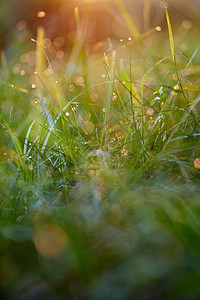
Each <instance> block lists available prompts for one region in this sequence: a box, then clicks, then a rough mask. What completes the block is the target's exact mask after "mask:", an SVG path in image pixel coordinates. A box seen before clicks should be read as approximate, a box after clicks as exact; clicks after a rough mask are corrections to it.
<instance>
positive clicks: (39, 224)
mask: <svg viewBox="0 0 200 300" xmlns="http://www.w3.org/2000/svg"><path fill="white" fill-rule="evenodd" d="M117 5H118V6H119V9H120V10H121V11H122V12H123V13H124V12H125V9H126V8H125V7H124V6H123V4H122V2H121V1H117ZM149 5H150V4H149V1H146V6H145V12H144V15H145V24H146V25H145V26H146V27H148V22H149V21H148V10H149ZM75 16H76V20H77V24H76V25H77V36H76V40H75V42H74V45H73V49H72V52H71V58H72V57H73V60H70V61H68V62H67V63H66V64H65V63H64V62H63V64H62V63H61V62H60V63H59V64H58V63H57V60H56V59H55V57H54V55H51V52H50V51H49V49H48V48H46V46H45V47H44V45H43V44H42V39H43V37H42V36H43V34H44V33H43V31H42V29H39V31H38V39H37V41H35V43H32V44H31V46H30V47H31V49H33V48H34V47H35V46H36V51H37V61H36V71H37V72H36V74H34V71H35V69H34V68H35V66H30V65H29V66H27V65H25V64H24V65H22V63H20V67H19V65H18V64H19V62H18V61H19V58H17V59H16V62H15V63H14V64H13V63H9V62H8V61H6V56H5V55H4V54H3V55H2V64H1V65H2V71H1V72H2V80H1V87H0V90H1V99H2V104H1V107H2V112H1V117H0V121H1V157H2V162H1V170H0V172H1V173H0V174H1V183H0V185H1V194H0V201H1V202H0V203H1V204H0V214H1V218H0V233H1V239H0V251H1V256H2V260H1V264H0V278H1V280H0V291H1V294H2V297H3V299H4V298H5V299H44V298H46V299H133V298H134V299H198V298H199V294H200V288H199V279H200V275H199V267H200V233H199V232H200V231H199V229H200V221H199V211H200V206H199V192H200V191H199V169H200V165H199V160H198V157H199V136H200V130H199V100H200V97H199V86H198V85H199V83H198V82H199V81H198V75H199V69H198V54H199V53H198V50H199V44H198V41H197V43H196V45H195V46H194V47H193V49H191V48H192V47H191V48H189V49H188V52H187V53H182V52H176V50H175V49H176V48H175V46H174V44H175V42H176V41H177V44H178V43H179V44H182V43H183V41H185V43H186V44H188V45H189V44H190V38H192V39H193V38H194V36H191V35H190V34H188V33H187V32H186V31H184V32H183V31H182V32H181V33H180V31H178V29H177V32H178V33H177V35H176V36H174V35H173V33H172V26H171V21H170V17H169V14H168V11H167V10H166V19H167V24H168V34H169V41H168V40H167V39H166V32H164V33H162V32H161V33H157V32H156V31H155V30H150V31H148V32H147V33H145V34H143V35H142V34H139V32H138V31H137V28H136V27H135V24H133V23H132V20H131V19H130V18H128V19H127V20H126V23H127V24H128V26H129V29H130V33H131V32H132V33H134V34H135V33H136V32H137V34H136V38H135V39H133V38H132V36H131V39H129V40H128V41H127V42H126V41H122V42H117V46H116V45H115V42H114V41H109V43H110V45H109V46H110V51H109V52H108V53H105V54H104V55H102V53H101V52H98V51H97V52H96V54H93V55H91V56H89V57H87V51H86V49H85V47H84V43H83V41H82V40H81V32H79V30H80V29H79V26H80V16H79V10H78V9H75ZM175 32H176V31H175ZM158 35H159V36H158ZM152 41H157V43H155V42H152ZM158 44H159V45H163V47H160V48H163V49H167V51H166V53H164V54H163V56H162V55H161V53H160V52H161V49H160V48H159V47H158ZM18 47H19V46H18ZM16 48H17V45H16ZM170 51H171V52H170ZM28 53H29V52H28ZM29 55H30V53H29ZM20 56H21V54H20ZM22 67H23V70H25V69H26V70H25V72H26V77H23V73H21V75H20V74H19V72H20V71H21V68H22ZM17 68H18V69H19V70H18V69H17ZM12 70H14V73H13V72H12ZM74 70H75V71H74Z"/></svg>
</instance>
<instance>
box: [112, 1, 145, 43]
mask: <svg viewBox="0 0 200 300" xmlns="http://www.w3.org/2000/svg"><path fill="white" fill-rule="evenodd" d="M115 2H116V4H117V6H118V8H119V10H120V12H121V13H122V16H124V15H125V16H126V17H124V20H125V22H126V24H127V25H128V28H129V30H130V33H131V35H132V36H133V37H137V36H139V35H140V33H139V31H138V29H137V27H136V25H135V24H134V22H133V20H132V19H131V17H130V15H129V13H128V12H127V9H126V7H125V6H124V4H123V3H122V1H121V0H115Z"/></svg>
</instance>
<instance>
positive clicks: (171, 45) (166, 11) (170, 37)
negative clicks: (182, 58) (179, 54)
mask: <svg viewBox="0 0 200 300" xmlns="http://www.w3.org/2000/svg"><path fill="white" fill-rule="evenodd" d="M165 14H166V19H167V27H168V33H169V42H170V48H171V53H172V57H173V62H174V65H175V66H176V59H175V47H174V38H173V32H172V26H171V22H170V18H169V14H168V10H167V8H166V7H165Z"/></svg>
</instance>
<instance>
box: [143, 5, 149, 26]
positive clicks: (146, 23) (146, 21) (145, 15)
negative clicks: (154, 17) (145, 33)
mask: <svg viewBox="0 0 200 300" xmlns="http://www.w3.org/2000/svg"><path fill="white" fill-rule="evenodd" d="M150 9H151V0H145V3H144V11H143V18H144V28H145V30H147V29H148V28H149V16H150Z"/></svg>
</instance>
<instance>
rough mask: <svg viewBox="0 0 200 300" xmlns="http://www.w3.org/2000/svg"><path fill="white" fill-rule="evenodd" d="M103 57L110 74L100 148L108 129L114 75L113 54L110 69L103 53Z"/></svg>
mask: <svg viewBox="0 0 200 300" xmlns="http://www.w3.org/2000/svg"><path fill="white" fill-rule="evenodd" d="M104 57H105V62H106V66H107V68H108V70H109V71H110V74H109V75H108V76H109V86H108V94H107V102H106V107H105V109H106V111H105V117H104V122H103V127H104V128H103V130H102V136H101V143H100V146H101V148H102V146H103V139H104V135H105V134H106V130H107V127H108V121H109V115H110V108H111V101H112V92H113V81H114V75H113V74H114V67H115V52H113V55H112V61H111V67H110V66H109V63H108V58H107V56H106V54H105V53H104Z"/></svg>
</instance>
